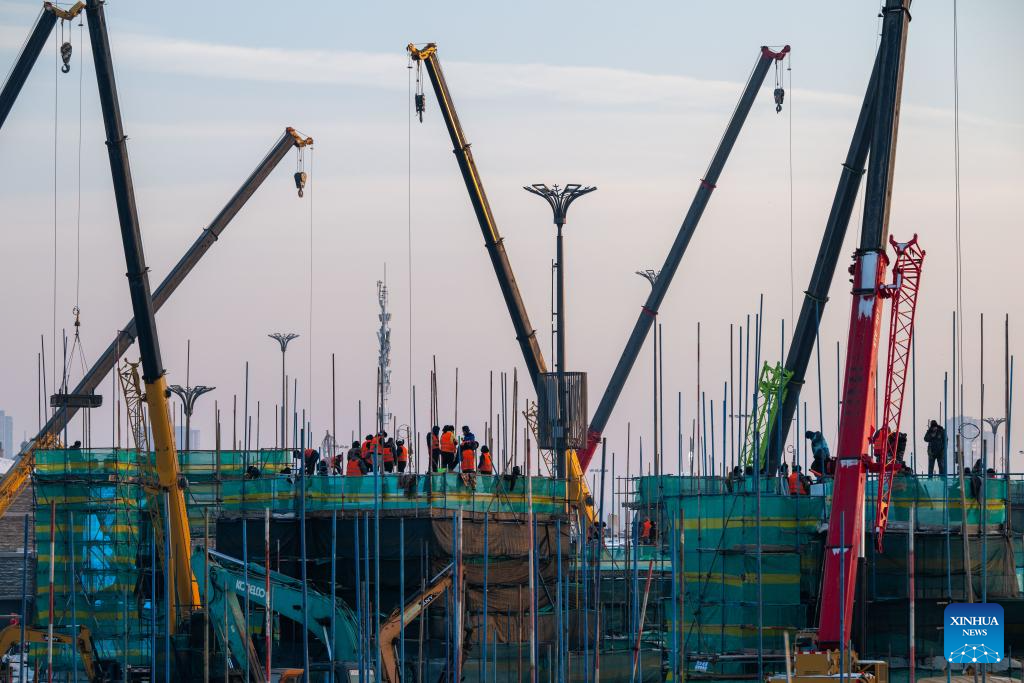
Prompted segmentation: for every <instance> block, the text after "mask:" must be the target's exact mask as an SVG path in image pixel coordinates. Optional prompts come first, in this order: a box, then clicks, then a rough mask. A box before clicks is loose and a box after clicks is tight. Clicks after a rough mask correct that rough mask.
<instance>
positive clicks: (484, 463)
mask: <svg viewBox="0 0 1024 683" xmlns="http://www.w3.org/2000/svg"><path fill="white" fill-rule="evenodd" d="M479 469H480V474H494V463H493V462H491V454H490V452H489V451H488V452H483V451H481V452H480V468H479Z"/></svg>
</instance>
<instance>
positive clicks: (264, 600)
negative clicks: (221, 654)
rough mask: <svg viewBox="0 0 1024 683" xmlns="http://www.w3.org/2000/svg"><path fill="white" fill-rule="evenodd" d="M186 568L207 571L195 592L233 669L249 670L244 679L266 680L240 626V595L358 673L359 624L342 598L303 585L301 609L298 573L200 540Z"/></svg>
mask: <svg viewBox="0 0 1024 683" xmlns="http://www.w3.org/2000/svg"><path fill="white" fill-rule="evenodd" d="M192 570H193V572H195V574H196V576H204V575H205V576H206V577H207V579H206V580H204V581H202V582H201V584H200V585H202V584H206V583H208V591H209V592H208V593H206V589H205V588H204V590H203V593H204V594H203V595H202V596H201V597H202V598H203V604H204V605H205V608H206V610H207V616H208V618H209V621H210V624H211V625H212V627H213V632H214V633H215V634H216V637H217V640H218V642H219V643H220V645H221V647H223V648H224V649H225V650H226V651H227V652H228V654H230V655H231V658H232V659H233V660H234V663H235V666H236V667H237V669H238V670H241V671H248V672H249V680H250V681H254V682H256V683H266V681H267V677H266V674H267V672H266V669H265V667H264V665H263V664H262V663H261V662H260V658H259V657H258V656H257V655H256V648H255V645H254V644H253V642H252V639H251V638H249V637H248V636H247V634H246V632H245V617H244V611H243V607H242V603H241V601H243V600H245V598H246V596H248V599H249V602H250V603H251V604H255V605H258V606H260V607H262V608H264V609H270V610H271V611H272V612H273V613H275V614H278V615H280V616H282V617H285V618H286V619H290V620H291V621H294V622H295V623H297V624H300V625H302V626H303V627H304V628H306V630H308V631H309V634H310V636H311V637H312V638H314V639H315V640H316V641H318V642H320V643H321V644H322V645H323V647H324V649H325V650H326V653H327V654H326V659H328V660H329V661H331V662H334V663H335V665H336V666H337V667H338V668H339V669H340V670H343V671H347V672H349V673H352V674H356V675H357V676H358V673H359V669H358V666H359V665H358V662H359V624H358V622H357V621H356V617H355V615H354V614H353V613H352V610H351V609H349V607H348V605H346V604H345V603H344V602H343V601H342V600H337V599H332V598H331V597H330V596H328V595H324V594H322V593H320V592H318V591H315V590H312V589H310V588H309V587H308V586H307V587H306V590H305V601H306V609H305V612H303V609H302V604H303V584H302V582H301V581H299V580H298V579H293V578H291V577H290V576H287V575H285V574H281V573H278V572H275V571H272V570H271V571H269V572H268V571H267V570H266V569H265V568H264V567H262V566H260V565H259V564H256V563H253V562H250V563H249V564H248V566H247V565H246V564H245V563H243V562H242V561H241V560H238V559H235V558H233V557H230V556H228V555H225V554H223V553H219V552H217V551H215V550H206V549H205V548H203V547H202V546H199V547H197V548H196V549H195V551H194V552H193V554H192ZM267 586H269V591H268V589H267ZM268 603H269V605H268ZM332 631H333V635H332ZM293 671H294V670H293ZM299 671H300V673H301V670H299Z"/></svg>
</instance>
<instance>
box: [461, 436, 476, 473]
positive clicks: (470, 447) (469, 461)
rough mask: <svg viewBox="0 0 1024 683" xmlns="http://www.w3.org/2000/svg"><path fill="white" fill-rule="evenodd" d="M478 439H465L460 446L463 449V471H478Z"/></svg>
mask: <svg viewBox="0 0 1024 683" xmlns="http://www.w3.org/2000/svg"><path fill="white" fill-rule="evenodd" d="M476 446H477V443H476V441H472V440H466V441H463V442H462V444H461V446H460V448H461V450H462V473H463V474H470V473H472V472H476Z"/></svg>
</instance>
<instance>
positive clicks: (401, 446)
mask: <svg viewBox="0 0 1024 683" xmlns="http://www.w3.org/2000/svg"><path fill="white" fill-rule="evenodd" d="M395 461H396V462H397V464H398V471H399V472H405V468H406V466H408V464H409V449H408V448H406V447H405V439H399V440H398V441H396V442H395Z"/></svg>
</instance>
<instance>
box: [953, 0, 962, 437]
mask: <svg viewBox="0 0 1024 683" xmlns="http://www.w3.org/2000/svg"><path fill="white" fill-rule="evenodd" d="M959 38H960V36H959V18H958V15H957V0H953V188H954V190H953V238H954V243H955V247H956V278H955V281H956V330H955V334H956V341H957V357H956V358H955V359H954V362H955V363H956V364H957V366H958V369H959V370H960V378H961V383H962V381H963V376H964V375H963V373H964V338H963V319H964V312H963V306H964V300H963V235H962V233H961V223H960V210H961V204H960V40H959ZM953 391H954V394H955V392H956V391H957V387H953ZM960 413H961V414H963V405H961V406H960ZM954 419H956V416H954Z"/></svg>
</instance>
